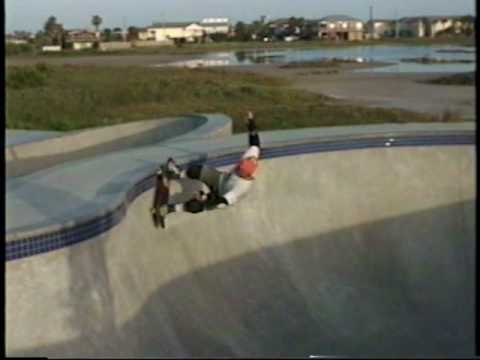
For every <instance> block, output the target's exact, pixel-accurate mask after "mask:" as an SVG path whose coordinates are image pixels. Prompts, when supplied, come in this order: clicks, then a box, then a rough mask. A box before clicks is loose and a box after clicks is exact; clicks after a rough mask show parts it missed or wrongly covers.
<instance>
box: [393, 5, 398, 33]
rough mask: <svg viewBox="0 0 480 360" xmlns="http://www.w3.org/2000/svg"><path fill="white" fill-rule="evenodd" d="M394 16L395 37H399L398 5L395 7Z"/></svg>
mask: <svg viewBox="0 0 480 360" xmlns="http://www.w3.org/2000/svg"><path fill="white" fill-rule="evenodd" d="M394 18H395V38H397V39H398V9H397V7H395V15H394Z"/></svg>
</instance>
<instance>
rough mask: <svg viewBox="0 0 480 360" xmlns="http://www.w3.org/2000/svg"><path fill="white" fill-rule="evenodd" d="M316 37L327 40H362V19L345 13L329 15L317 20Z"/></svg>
mask: <svg viewBox="0 0 480 360" xmlns="http://www.w3.org/2000/svg"><path fill="white" fill-rule="evenodd" d="M318 24H319V27H318V37H319V38H321V39H329V40H347V41H355V40H363V21H362V20H360V19H356V18H353V17H351V16H346V15H331V16H326V17H324V18H322V19H320V20H318Z"/></svg>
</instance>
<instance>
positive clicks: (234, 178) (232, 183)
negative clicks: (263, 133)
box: [219, 145, 260, 205]
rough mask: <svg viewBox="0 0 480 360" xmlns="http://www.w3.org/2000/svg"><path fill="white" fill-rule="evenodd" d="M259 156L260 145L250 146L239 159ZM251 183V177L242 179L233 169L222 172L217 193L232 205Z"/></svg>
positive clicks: (242, 195) (243, 194)
mask: <svg viewBox="0 0 480 360" xmlns="http://www.w3.org/2000/svg"><path fill="white" fill-rule="evenodd" d="M252 156H253V157H256V158H257V159H258V158H259V157H260V147H258V146H256V145H254V146H250V147H249V148H248V149H247V151H245V153H244V154H243V155H242V157H241V160H243V159H247V158H249V157H252ZM252 185H253V179H252V180H248V179H243V178H241V177H240V176H238V175H237V174H236V173H235V171H234V170H231V171H230V172H228V173H226V174H224V175H223V176H222V178H221V179H220V187H219V195H220V196H222V197H223V198H225V200H227V202H228V205H233V204H234V203H236V202H237V201H238V200H239V199H241V198H242V197H244V196H245V195H246V194H247V192H248V190H249V189H250V188H251V186H252Z"/></svg>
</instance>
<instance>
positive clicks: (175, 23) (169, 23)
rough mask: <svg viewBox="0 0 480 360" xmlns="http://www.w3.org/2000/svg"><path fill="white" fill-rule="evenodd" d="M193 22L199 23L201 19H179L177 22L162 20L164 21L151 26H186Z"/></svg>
mask: <svg viewBox="0 0 480 360" xmlns="http://www.w3.org/2000/svg"><path fill="white" fill-rule="evenodd" d="M193 24H197V25H199V24H200V22H199V21H177V22H162V23H154V24H153V25H152V26H150V28H152V27H160V28H167V27H168V28H179V27H181V28H184V27H187V26H190V25H193Z"/></svg>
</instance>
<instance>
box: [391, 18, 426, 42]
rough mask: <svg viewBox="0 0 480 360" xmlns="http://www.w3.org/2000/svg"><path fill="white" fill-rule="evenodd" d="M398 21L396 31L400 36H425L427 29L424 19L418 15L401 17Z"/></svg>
mask: <svg viewBox="0 0 480 360" xmlns="http://www.w3.org/2000/svg"><path fill="white" fill-rule="evenodd" d="M398 23H399V26H398V32H399V35H400V36H401V37H418V38H422V37H425V34H426V32H427V29H426V24H425V21H424V19H422V18H420V17H410V18H402V19H400V20H399V22H398Z"/></svg>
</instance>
